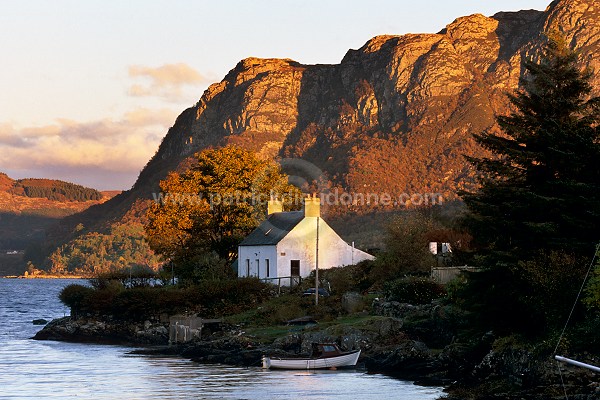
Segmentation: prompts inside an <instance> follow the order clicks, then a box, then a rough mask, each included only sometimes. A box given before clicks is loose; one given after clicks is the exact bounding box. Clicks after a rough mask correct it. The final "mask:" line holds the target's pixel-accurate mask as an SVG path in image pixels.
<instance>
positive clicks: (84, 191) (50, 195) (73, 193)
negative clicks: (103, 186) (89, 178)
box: [8, 179, 102, 201]
mask: <svg viewBox="0 0 600 400" xmlns="http://www.w3.org/2000/svg"><path fill="white" fill-rule="evenodd" d="M8 192H9V193H12V194H14V195H17V196H26V197H37V198H46V199H48V200H53V201H97V200H100V199H102V193H100V192H99V191H97V190H96V189H91V188H87V187H85V186H81V185H77V184H74V183H70V182H63V181H57V180H53V179H20V180H17V181H15V182H14V184H13V186H12V187H11V188H10V189H9V190H8Z"/></svg>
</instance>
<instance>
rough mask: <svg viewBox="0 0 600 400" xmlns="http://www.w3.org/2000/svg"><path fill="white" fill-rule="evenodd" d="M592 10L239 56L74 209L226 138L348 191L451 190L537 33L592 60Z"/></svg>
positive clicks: (577, 2)
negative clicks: (552, 35) (297, 162)
mask: <svg viewBox="0 0 600 400" xmlns="http://www.w3.org/2000/svg"><path fill="white" fill-rule="evenodd" d="M599 14H600V5H599V4H598V3H597V0H556V1H554V2H552V3H551V4H550V5H549V6H548V8H547V9H546V10H545V11H533V10H529V11H519V12H502V13H498V14H496V15H494V16H491V17H486V16H483V15H479V14H475V15H470V16H466V17H461V18H458V19H456V20H455V21H453V22H452V23H450V24H449V25H447V26H446V27H445V28H444V29H442V30H441V31H440V32H439V33H435V34H407V35H401V36H394V35H386V36H377V37H375V38H373V39H371V40H369V41H368V42H367V43H366V44H365V45H364V46H362V47H361V48H360V49H358V50H350V51H348V53H347V54H346V56H345V57H344V58H343V60H342V61H341V62H340V63H339V64H335V65H303V64H300V63H298V62H295V61H292V60H289V59H285V60H282V59H258V58H248V59H245V60H242V61H240V62H239V63H238V64H237V65H236V66H235V68H233V69H232V70H231V71H230V72H229V73H228V74H227V75H226V76H225V78H224V79H223V80H222V81H221V82H219V83H215V84H213V85H211V86H210V87H209V88H208V89H207V90H206V91H205V93H204V94H203V95H202V97H201V99H200V100H199V101H198V103H197V104H196V105H195V106H194V107H191V108H189V109H187V110H185V111H184V112H183V113H182V114H181V115H180V116H179V117H178V118H177V120H176V122H175V124H174V126H173V127H172V128H171V129H170V130H169V132H168V134H167V135H166V137H165V138H164V140H163V142H162V143H161V145H160V147H159V149H158V151H157V153H156V154H155V156H154V157H153V158H152V159H151V160H150V161H149V163H148V164H147V165H146V167H145V168H144V169H143V171H142V172H141V173H140V176H139V179H138V181H137V182H136V184H135V185H134V187H133V188H132V190H131V191H128V192H126V193H124V194H122V195H121V196H117V197H116V198H115V199H113V200H112V201H110V202H108V203H107V204H105V205H104V206H103V207H100V208H98V207H95V208H93V209H92V210H90V211H89V212H88V213H87V214H84V215H81V216H78V217H77V218H80V219H87V220H88V222H89V221H96V222H97V221H98V220H101V221H106V220H107V219H110V218H117V219H118V218H120V217H121V216H122V215H123V214H125V213H126V212H127V211H128V210H129V209H131V206H132V204H134V202H135V201H136V200H137V199H140V198H143V199H149V198H151V197H152V192H155V191H157V190H158V182H159V180H160V179H162V178H164V177H165V176H166V174H167V173H168V172H169V171H171V170H174V169H176V168H178V166H179V165H180V164H181V163H182V162H183V161H184V160H185V159H186V158H187V157H189V156H191V155H192V154H193V153H194V152H196V151H198V150H201V149H203V148H206V147H209V146H222V145H227V144H235V145H238V146H241V147H244V148H248V149H252V150H255V151H257V152H259V153H260V154H262V155H264V156H265V157H270V158H300V159H303V160H307V161H310V162H311V163H313V164H315V165H316V166H318V168H319V169H320V170H322V171H323V172H324V174H325V175H326V177H327V179H328V180H330V181H331V182H332V184H333V185H335V186H339V187H342V188H344V189H345V190H348V191H353V192H361V193H382V192H386V193H390V194H392V195H398V194H401V193H432V192H436V193H443V194H444V195H445V197H447V198H453V197H455V196H456V192H457V190H459V189H461V188H463V187H465V186H467V185H471V184H472V182H473V179H472V178H473V171H472V170H471V168H470V167H469V166H468V165H467V163H466V162H465V160H464V157H463V155H464V154H468V155H474V154H481V152H482V150H481V149H480V148H479V147H477V145H476V144H475V143H474V141H473V139H472V134H473V133H479V132H482V131H483V130H486V129H491V130H495V129H497V126H496V123H495V117H496V116H497V115H499V114H505V113H507V112H509V106H508V102H507V100H506V95H505V94H506V92H507V91H510V90H513V89H515V88H516V87H517V86H518V82H519V78H520V77H521V76H522V75H523V67H522V61H523V59H524V58H526V57H536V55H537V54H538V51H539V48H540V44H541V43H542V42H543V40H544V33H545V32H549V31H552V30H554V31H560V32H563V34H564V35H565V37H566V38H567V40H568V41H569V43H570V45H571V46H572V47H573V48H575V49H577V50H578V51H579V52H580V60H581V65H582V67H584V66H585V67H591V68H595V69H596V70H598V69H599V68H598V67H599V66H600V56H599V54H600V29H599V24H600V15H599ZM594 79H595V81H594V84H595V87H596V89H597V90H596V93H600V75H596V77H595V78H594ZM69 221H70V222H69V223H71V224H72V223H73V222H75V220H69ZM86 226H89V224H86Z"/></svg>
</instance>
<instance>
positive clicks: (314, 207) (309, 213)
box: [304, 194, 321, 217]
mask: <svg viewBox="0 0 600 400" xmlns="http://www.w3.org/2000/svg"><path fill="white" fill-rule="evenodd" d="M304 216H305V217H320V216H321V199H320V198H319V197H318V196H317V195H316V194H313V195H312V197H311V196H310V195H308V196H307V197H306V198H305V199H304Z"/></svg>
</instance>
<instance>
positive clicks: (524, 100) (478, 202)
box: [463, 35, 600, 262]
mask: <svg viewBox="0 0 600 400" xmlns="http://www.w3.org/2000/svg"><path fill="white" fill-rule="evenodd" d="M525 68H526V70H527V74H526V75H525V77H524V78H522V79H521V88H520V89H519V90H518V91H516V93H515V94H512V95H509V99H510V101H511V103H512V104H513V105H514V106H515V108H516V111H515V112H514V113H513V114H511V115H508V116H501V117H499V118H498V124H499V125H500V128H501V129H502V134H495V133H492V132H486V133H483V134H481V135H477V136H476V140H477V141H478V142H479V143H480V144H481V145H482V146H483V147H484V148H486V149H488V150H490V151H491V152H492V153H493V154H494V156H493V157H490V158H470V159H469V161H470V162H471V163H472V164H473V165H474V166H475V167H476V169H477V170H478V171H479V172H480V173H481V180H480V183H481V188H480V190H479V191H477V192H475V193H469V194H465V195H464V196H463V198H464V200H465V202H466V204H467V206H468V208H469V210H470V213H469V215H468V216H467V218H466V224H467V226H468V227H469V228H470V230H471V232H472V233H473V236H474V238H475V241H476V243H477V244H479V245H480V246H481V247H483V248H484V249H487V250H489V252H490V254H491V255H493V256H494V257H493V258H494V259H495V261H501V260H503V262H511V261H515V260H519V259H521V260H522V259H524V258H528V257H530V256H531V255H532V254H534V253H536V252H538V251H539V250H550V249H554V250H556V249H558V250H567V251H568V252H572V253H574V254H587V255H591V254H592V253H593V248H594V243H595V242H597V241H598V239H599V238H600V234H599V231H598V227H599V226H600V143H599V134H600V131H599V129H598V123H599V122H600V98H598V97H594V98H589V96H590V93H591V90H592V88H591V85H590V77H591V72H590V71H583V72H582V71H581V70H580V68H579V67H578V65H577V53H576V52H574V51H573V50H571V49H569V48H568V47H567V46H566V44H565V42H564V40H563V39H562V38H560V37H559V36H558V35H551V36H550V37H549V40H548V42H547V44H546V45H545V47H544V51H543V54H542V58H541V60H540V61H539V62H534V61H532V60H529V61H526V62H525Z"/></svg>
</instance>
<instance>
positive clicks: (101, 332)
mask: <svg viewBox="0 0 600 400" xmlns="http://www.w3.org/2000/svg"><path fill="white" fill-rule="evenodd" d="M33 338H34V339H36V340H58V341H66V342H91V343H114V344H150V345H160V344H167V343H168V341H169V330H168V327H167V326H165V324H163V323H152V322H150V321H145V322H121V321H101V320H97V319H87V318H82V319H76V320H75V319H72V318H71V317H64V318H59V319H55V320H52V321H51V322H50V323H48V324H47V325H46V326H45V327H44V328H43V329H42V330H41V331H39V332H38V333H36V335H35V336H34V337H33Z"/></svg>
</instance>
